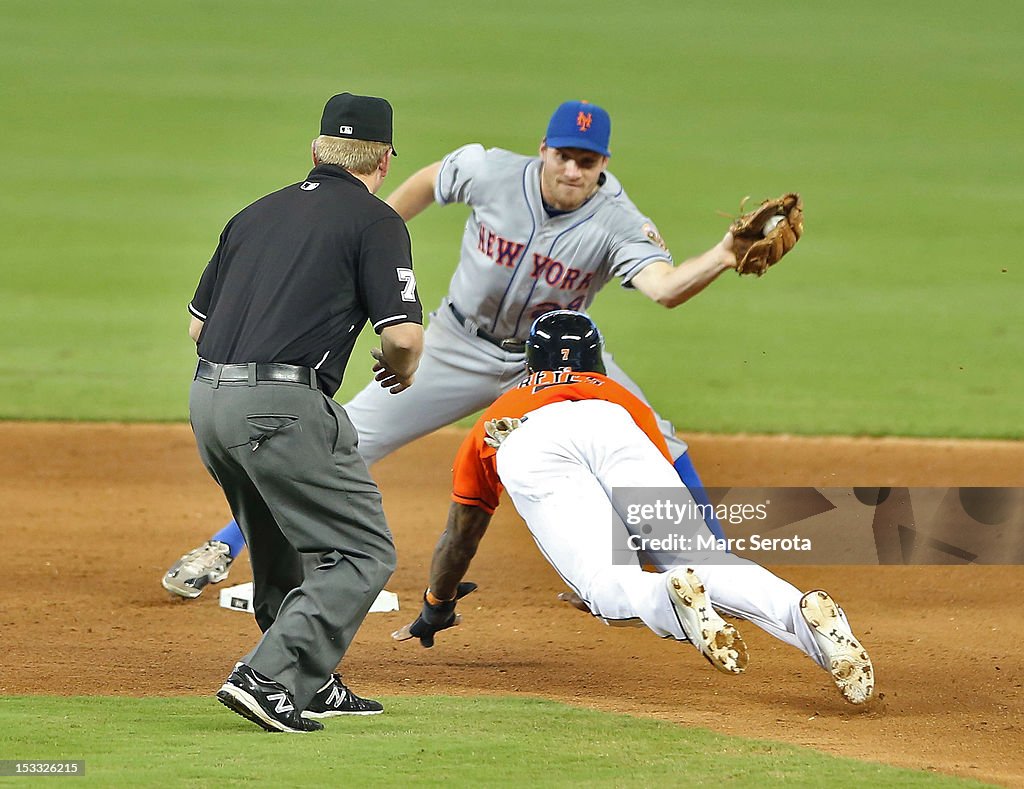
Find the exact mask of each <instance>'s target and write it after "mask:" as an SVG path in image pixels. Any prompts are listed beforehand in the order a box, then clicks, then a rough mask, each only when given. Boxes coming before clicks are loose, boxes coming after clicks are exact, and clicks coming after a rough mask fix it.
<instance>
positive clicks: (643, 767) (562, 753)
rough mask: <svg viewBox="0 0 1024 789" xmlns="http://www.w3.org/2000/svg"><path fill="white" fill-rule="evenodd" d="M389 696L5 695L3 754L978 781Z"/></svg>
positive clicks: (305, 776)
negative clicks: (259, 719)
mask: <svg viewBox="0 0 1024 789" xmlns="http://www.w3.org/2000/svg"><path fill="white" fill-rule="evenodd" d="M387 705H388V709H387V712H386V713H385V714H384V715H381V716H377V717H371V718H342V719H333V720H329V721H327V722H326V726H327V729H326V731H324V732H318V733H316V734H314V735H309V736H298V737H296V736H289V735H283V734H276V735H271V734H268V733H266V732H263V731H261V730H260V729H257V728H256V727H255V726H253V725H252V724H250V723H248V722H246V721H244V720H242V719H241V718H239V717H238V716H236V715H234V714H232V713H230V712H229V711H227V710H226V709H224V708H223V707H221V706H220V705H219V704H217V703H216V702H215V701H214V700H213V699H205V698H204V699H195V698H170V699H169V698H162V699H146V700H141V699H128V698H58V697H46V698H43V697H5V698H0V732H2V733H0V759H19V760H20V759H51V760H70V759H84V760H85V775H84V777H83V778H82V779H80V780H77V781H75V786H78V785H79V784H94V785H99V786H111V785H131V786H151V785H161V786H168V785H170V786H176V785H200V786H202V785H216V786H236V785H246V784H256V785H260V786H303V785H304V786H312V785H321V786H324V785H335V786H409V785H416V786H645V787H649V786H655V785H675V784H678V783H680V782H683V783H685V784H686V785H687V786H736V787H745V786H749V787H764V786H778V785H785V786H792V787H820V786H886V787H954V786H955V787H969V786H981V784H978V783H977V782H974V781H966V780H961V779H956V778H951V777H948V776H941V775H936V774H933V773H924V772H915V771H912V770H902V769H897V768H894V767H888V766H884V765H880V764H872V763H868V762H859V761H854V760H851V759H838V758H834V757H830V756H825V755H823V754H820V753H817V752H815V751H812V750H810V749H807V748H798V747H795V746H791V745H782V744H778V743H771V742H764V741H757V740H742V739H738V738H733V737H723V736H720V735H717V734H713V733H711V732H709V731H707V730H704V729H683V728H680V727H678V726H673V725H671V724H668V723H662V722H659V721H653V720H647V719H642V718H635V717H630V716H626V715H611V714H603V713H599V712H594V711H591V710H584V709H578V708H575V707H569V706H566V705H563V704H556V703H554V702H550V701H542V700H539V699H498V698H475V699H467V698H454V697H437V696H435V697H432V698H429V699H413V698H395V699H389V700H387ZM682 776H685V781H684V780H683V779H682ZM12 780H14V779H12ZM2 781H3V779H0V782H2Z"/></svg>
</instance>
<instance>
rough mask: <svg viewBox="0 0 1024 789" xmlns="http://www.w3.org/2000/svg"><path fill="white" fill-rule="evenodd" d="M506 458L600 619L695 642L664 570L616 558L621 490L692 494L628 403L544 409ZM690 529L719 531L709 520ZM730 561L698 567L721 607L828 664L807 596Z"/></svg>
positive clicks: (533, 527) (503, 466) (542, 537)
mask: <svg viewBox="0 0 1024 789" xmlns="http://www.w3.org/2000/svg"><path fill="white" fill-rule="evenodd" d="M497 464H498V475H499V476H500V478H501V481H502V484H503V485H504V486H505V488H506V490H507V492H508V494H509V497H510V498H511V499H512V502H513V503H514V504H515V507H516V509H517V510H518V511H519V514H520V515H521V516H522V517H523V519H524V520H525V521H526V524H527V527H528V528H529V530H530V533H531V534H532V535H533V538H534V540H535V541H536V543H537V546H538V547H539V548H540V550H541V553H543V554H544V557H545V558H546V559H547V560H548V562H550V564H551V565H552V567H554V568H555V570H556V571H557V572H558V573H559V575H561V576H562V578H563V579H564V580H565V582H566V584H568V585H569V587H570V588H572V589H573V590H574V591H575V592H576V594H578V595H579V596H580V597H581V598H582V599H583V600H584V601H585V602H586V603H587V605H588V606H589V607H590V610H591V611H592V612H593V614H594V615H595V616H597V617H600V618H601V619H603V620H605V621H606V622H615V621H619V620H628V619H636V618H639V619H640V620H641V621H642V622H643V623H644V624H645V625H646V626H647V627H648V628H650V629H651V630H652V631H653V632H654V633H656V634H657V635H659V636H661V637H669V636H671V637H672V638H676V639H679V640H685V639H686V636H685V635H684V633H683V630H682V627H681V625H680V624H679V619H678V618H677V615H676V613H675V608H674V606H673V605H672V601H671V598H670V596H669V593H668V590H667V588H666V586H665V577H664V575H663V574H662V573H651V572H646V571H644V570H643V569H642V568H641V566H640V562H639V559H638V560H637V561H636V563H635V564H632V565H629V566H625V565H613V564H612V546H613V538H614V539H615V544H618V545H620V546H621V545H622V544H623V542H624V541H625V539H626V535H627V533H628V532H627V528H626V525H625V524H624V522H623V517H624V515H625V514H624V513H616V512H615V511H614V509H613V505H612V489H613V488H623V487H633V488H641V487H662V488H668V487H672V488H680V489H681V490H680V496H689V492H688V491H687V490H686V487H685V486H684V485H683V483H682V482H680V480H679V477H678V476H677V475H676V472H675V469H673V468H672V466H671V464H670V463H669V462H668V461H667V460H666V459H665V458H664V457H663V456H662V455H661V453H660V452H659V451H658V450H657V449H656V448H655V446H654V445H653V444H652V443H651V441H650V439H649V438H648V437H647V436H646V435H645V434H644V433H643V431H642V430H640V428H639V427H637V425H636V423H635V422H634V421H633V420H632V418H631V417H630V416H629V413H628V412H627V411H626V410H625V409H624V408H622V407H621V406H618V405H616V404H614V403H609V402H605V401H600V400H587V401H582V402H563V403H552V404H550V405H546V406H543V407H542V408H539V409H538V410H536V411H532V412H530V413H529V414H528V418H527V419H526V421H525V422H524V423H523V425H522V426H521V427H520V428H518V429H517V430H515V431H514V432H513V433H512V434H511V435H510V436H509V437H508V438H507V439H506V440H505V441H504V443H503V444H502V446H501V448H500V449H499V450H498V454H497ZM690 528H691V531H692V530H696V529H701V530H703V532H704V533H705V534H708V535H710V531H708V530H707V527H706V526H705V525H704V523H703V521H700V522H695V523H693V524H692V526H691V527H690ZM616 534H617V536H616ZM722 557H723V561H722V562H721V563H719V562H714V563H712V564H704V563H700V564H694V565H692V566H693V567H694V569H695V571H696V572H697V574H698V576H699V577H700V579H701V580H702V581H703V582H704V587H705V589H706V591H707V595H708V598H709V599H710V600H711V602H712V604H713V605H714V606H715V608H717V609H718V610H719V611H720V612H722V613H726V614H732V615H735V616H739V617H742V618H743V619H747V620H749V621H751V622H753V623H755V624H756V625H758V626H759V627H761V628H762V629H764V630H766V631H767V632H768V633H771V634H772V635H773V636H775V637H776V638H778V639H780V640H781V641H784V642H785V643H787V644H790V645H792V646H794V647H796V648H798V649H800V650H802V651H803V652H805V653H806V654H807V655H809V656H810V657H811V658H812V659H813V660H814V661H815V662H816V663H818V665H820V666H823V667H824V666H825V661H824V658H823V656H822V654H821V652H820V650H819V649H818V647H817V645H816V644H815V642H814V638H813V637H812V635H811V630H810V628H809V627H808V626H807V624H806V622H805V621H804V619H803V617H802V616H801V615H800V598H801V596H802V593H801V592H800V591H799V590H798V589H797V588H796V587H794V586H793V585H792V584H790V583H788V582H786V581H784V580H782V579H781V578H778V577H777V576H775V575H773V574H772V573H771V572H769V571H768V570H766V569H765V568H763V567H761V566H760V565H758V564H756V563H754V562H751V561H748V560H746V559H741V558H739V557H736V556H734V555H731V554H729V555H726V554H722ZM682 566H687V565H685V564H684V565H682ZM659 569H661V570H667V569H670V568H668V567H660V568H659Z"/></svg>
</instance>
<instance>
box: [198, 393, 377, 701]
mask: <svg viewBox="0 0 1024 789" xmlns="http://www.w3.org/2000/svg"><path fill="white" fill-rule="evenodd" d="M189 414H190V418H191V422H192V430H193V432H194V433H195V437H196V444H197V445H198V447H199V455H200V457H201V458H202V461H203V463H204V464H205V465H206V468H207V469H208V470H209V472H210V474H212V475H213V478H214V479H215V480H216V481H217V483H218V484H219V485H220V486H221V488H223V490H224V494H225V496H226V497H227V500H228V504H229V505H230V506H231V512H232V514H233V515H234V516H235V520H236V521H238V524H239V525H240V526H241V527H242V533H243V534H244V535H245V542H246V544H247V545H248V546H249V551H250V557H251V561H252V571H253V582H254V589H253V593H254V607H255V614H256V622H257V623H258V624H259V626H260V629H261V630H263V631H264V632H263V638H262V640H261V641H260V642H259V644H258V645H257V646H256V648H255V649H254V650H253V651H252V652H250V653H249V654H248V655H247V656H246V657H244V658H242V660H243V661H244V662H245V663H248V664H249V665H250V666H252V668H254V669H255V670H256V671H258V672H260V673H261V674H265V675H266V676H268V677H270V678H272V679H275V680H277V681H278V682H280V683H281V684H283V685H284V686H285V687H286V688H288V689H289V690H290V691H291V692H292V694H293V696H294V698H295V704H296V706H297V708H298V709H304V708H305V707H306V706H307V705H308V704H309V702H310V700H311V699H312V698H313V695H314V694H315V693H316V691H317V689H318V688H320V687H321V686H322V685H323V684H324V683H325V682H326V681H327V678H328V676H329V675H330V674H331V672H332V671H334V670H335V668H336V667H337V665H338V662H339V661H340V660H341V657H342V656H343V655H344V654H345V651H346V650H347V649H348V646H349V644H350V643H351V642H352V639H353V637H354V636H355V633H356V630H358V628H359V625H360V624H361V623H362V621H363V619H364V618H365V617H366V614H367V612H368V611H369V609H370V606H371V605H372V603H373V601H374V599H375V598H376V596H377V594H378V593H379V592H380V590H381V589H383V588H384V584H385V583H386V582H387V580H388V578H390V577H391V573H392V572H393V571H394V569H395V548H394V543H393V542H392V539H391V532H390V531H389V530H388V527H387V523H386V521H385V519H384V511H383V509H382V507H381V496H380V492H379V491H378V490H377V486H376V484H375V483H374V482H373V480H372V479H371V478H370V475H369V472H367V470H366V464H365V463H364V462H363V460H362V458H361V457H360V456H359V453H358V452H357V451H356V443H357V438H356V432H355V430H354V429H353V427H352V424H351V422H349V420H348V417H347V416H346V414H345V411H344V410H343V409H342V407H341V406H340V405H338V404H337V403H335V402H334V401H333V400H332V399H331V398H329V397H327V396H325V395H324V394H323V393H322V392H320V390H319V389H315V388H311V387H310V386H306V385H303V384H293V383H278V382H260V383H254V384H248V383H245V382H241V383H235V382H232V383H227V382H223V381H221V382H220V383H219V384H216V385H215V384H213V383H209V382H205V381H199V380H197V381H194V382H193V383H192V389H191V393H190V397H189Z"/></svg>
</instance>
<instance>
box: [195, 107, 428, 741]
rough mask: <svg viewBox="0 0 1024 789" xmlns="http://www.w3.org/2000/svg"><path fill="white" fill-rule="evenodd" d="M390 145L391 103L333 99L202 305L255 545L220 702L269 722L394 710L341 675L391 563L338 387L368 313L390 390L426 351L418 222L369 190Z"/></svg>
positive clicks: (204, 432)
mask: <svg viewBox="0 0 1024 789" xmlns="http://www.w3.org/2000/svg"><path fill="white" fill-rule="evenodd" d="M394 155H395V151H394V149H393V147H392V111H391V105H390V104H389V103H388V102H387V101H385V100H384V99H380V98H374V97H371V96H355V95H352V94H349V93H342V94H339V95H336V96H334V97H332V98H331V99H330V100H329V101H328V102H327V105H326V106H325V108H324V112H323V118H322V121H321V124H320V136H318V137H317V138H316V139H315V140H314V141H313V164H314V168H313V170H312V171H311V172H310V173H309V176H308V177H307V178H306V180H305V181H303V182H301V183H296V184H292V185H291V186H287V187H285V188H284V189H281V190H279V191H277V192H274V193H272V194H270V195H267V196H266V197H264V198H262V199H260V200H257V201H256V202H255V203H253V204H252V205H250V206H249V207H247V208H245V209H243V210H242V211H241V212H240V213H239V214H238V215H236V216H235V217H234V218H233V219H231V221H229V222H228V224H227V226H226V227H225V228H224V232H223V233H221V237H220V244H219V245H218V247H217V251H216V252H215V253H214V255H213V257H212V258H211V260H210V262H209V264H208V265H207V266H206V269H205V271H204V272H203V275H202V277H201V279H200V280H199V286H198V288H197V289H196V293H195V297H194V298H193V299H192V303H191V304H190V305H189V312H190V313H191V314H192V322H191V325H190V327H189V334H190V335H191V337H192V339H194V340H195V341H196V343H197V345H198V352H199V357H200V358H199V364H198V367H197V370H196V374H195V381H194V382H193V384H192V388H191V393H190V397H189V414H190V418H191V422H192V429H193V431H194V433H195V437H196V444H197V445H198V447H199V455H200V457H201V458H202V461H203V463H204V464H205V466H206V468H207V469H208V470H209V472H210V474H212V475H213V478H214V479H215V480H216V481H217V483H218V484H219V485H220V486H221V488H223V490H224V494H225V496H226V497H227V500H228V503H229V504H230V506H231V512H232V514H233V515H234V516H235V519H236V520H237V521H238V523H239V525H240V526H241V527H242V532H243V534H244V535H245V541H246V543H247V544H248V546H249V550H250V555H251V560H252V570H253V579H254V586H255V588H254V604H255V613H256V621H257V623H258V624H259V626H260V629H261V630H262V631H263V638H262V639H261V640H260V642H259V644H257V646H256V648H255V649H254V650H253V651H252V652H250V653H249V654H248V655H246V656H245V657H244V658H242V662H240V663H239V664H237V665H236V666H235V669H234V670H233V671H232V672H231V675H230V676H229V677H228V679H227V681H226V682H225V683H224V686H223V687H222V688H221V689H220V690H219V691H218V693H217V697H218V699H219V700H220V701H221V702H222V703H223V704H224V705H226V706H227V707H229V708H230V709H232V710H233V711H234V712H237V713H238V714H239V715H242V716H243V717H245V718H247V719H248V720H250V721H252V722H253V723H256V724H257V725H259V726H262V727H263V728H264V729H266V730H268V731H289V732H304V731H315V730H317V729H321V728H323V726H322V724H320V723H319V722H317V721H316V720H313V719H311V718H318V717H328V716H331V715H339V714H346V713H348V714H363V715H365V714H372V713H374V712H380V711H381V710H382V709H383V708H382V707H381V706H380V704H378V703H377V702H375V701H370V700H368V699H361V698H359V697H358V696H356V695H355V694H353V693H352V692H351V691H350V690H349V689H348V688H346V687H345V686H344V685H343V684H342V683H341V679H340V677H339V676H338V675H337V674H332V672H333V671H334V670H335V667H336V666H337V665H338V662H339V661H340V660H341V658H342V656H343V655H344V654H345V651H346V649H347V648H348V646H349V644H350V643H351V641H352V638H353V636H354V635H355V633H356V630H357V629H358V628H359V625H360V624H361V623H362V621H363V619H364V617H365V616H366V614H367V612H368V611H369V608H370V605H371V604H372V603H373V601H374V599H375V598H376V596H377V594H378V593H379V592H380V591H381V589H382V588H383V587H384V584H385V583H386V582H387V580H388V578H389V577H390V576H391V573H392V572H393V571H394V568H395V550H394V544H393V542H392V539H391V532H390V531H389V530H388V527H387V523H386V522H385V519H384V512H383V509H382V507H381V497H380V493H379V491H378V490H377V486H376V484H374V482H373V480H372V479H371V478H370V475H369V473H368V472H367V470H366V465H365V463H364V462H363V461H362V459H361V458H360V456H359V453H358V452H357V451H356V443H357V436H356V433H355V430H354V429H353V427H352V424H351V422H349V419H348V417H347V416H346V414H345V411H344V410H343V409H342V408H341V406H339V405H338V404H337V403H335V402H334V400H333V399H332V396H333V395H334V393H335V392H336V391H337V390H338V387H339V386H340V385H341V380H342V376H343V375H344V372H345V366H346V364H347V363H348V360H349V356H350V355H351V353H352V347H353V345H354V344H355V340H356V337H357V336H358V334H359V332H360V330H361V329H362V327H363V325H364V324H365V323H366V321H367V319H369V321H370V322H371V324H372V325H373V328H374V330H375V331H376V332H377V333H378V334H379V335H380V349H375V350H374V351H373V355H374V358H375V360H376V364H375V365H374V368H373V369H374V372H375V374H376V375H375V378H376V380H377V381H378V382H379V383H380V385H381V386H382V387H384V388H386V389H388V390H389V391H391V392H392V393H394V394H398V393H399V392H401V391H402V390H404V389H406V388H407V387H408V386H410V385H411V384H412V380H413V373H414V372H415V370H416V367H417V365H418V364H419V357H420V353H421V352H422V348H423V327H422V323H423V309H422V306H421V305H420V301H419V296H418V295H417V293H416V280H415V277H414V275H413V270H412V259H411V254H410V243H409V234H408V231H407V230H406V227H405V223H404V222H403V221H402V219H401V218H400V217H399V216H398V214H396V213H395V212H394V211H393V210H392V209H391V208H390V207H389V206H388V205H387V204H386V203H384V202H383V201H381V200H379V199H378V198H377V197H375V196H374V195H375V193H376V192H377V190H378V188H379V187H380V185H381V182H382V181H383V180H384V178H385V177H386V176H387V174H388V168H389V166H390V163H391V157H392V156H394Z"/></svg>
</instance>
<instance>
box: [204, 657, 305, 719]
mask: <svg viewBox="0 0 1024 789" xmlns="http://www.w3.org/2000/svg"><path fill="white" fill-rule="evenodd" d="M217 699H218V701H220V703H221V704H223V705H224V706H225V707H227V708H228V709H229V710H231V711H232V712H237V713H238V714H239V715H241V716H242V717H243V718H245V719H246V720H250V721H252V722H253V723H255V724H256V725H257V726H262V727H263V728H264V729H266V730H267V731H287V732H296V733H301V732H307V731H319V730H320V729H322V728H323V727H324V725H323V724H322V723H318V722H317V721H311V720H306V719H305V718H303V717H302V716H301V715H299V714H298V713H297V712H296V711H295V702H294V700H293V699H292V694H291V693H290V692H289V691H288V689H287V688H286V687H285V686H284V685H282V684H281V683H280V682H274V680H272V679H270V678H268V677H265V676H263V675H262V674H260V673H259V672H257V671H254V670H253V669H252V668H251V667H249V666H247V665H245V664H244V663H239V664H237V665H236V666H235V670H234V671H232V672H231V675H230V676H229V677H228V679H227V682H225V683H224V684H223V685H222V686H221V689H220V690H218V691H217Z"/></svg>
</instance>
